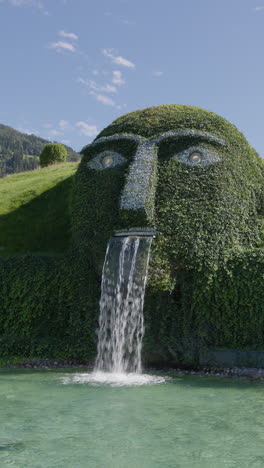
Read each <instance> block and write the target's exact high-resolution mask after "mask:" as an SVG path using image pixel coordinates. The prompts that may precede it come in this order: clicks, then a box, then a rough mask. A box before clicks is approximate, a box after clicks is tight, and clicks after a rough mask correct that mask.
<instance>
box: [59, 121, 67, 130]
mask: <svg viewBox="0 0 264 468" xmlns="http://www.w3.org/2000/svg"><path fill="white" fill-rule="evenodd" d="M59 127H60V129H61V130H66V129H67V128H69V122H67V120H60V121H59Z"/></svg>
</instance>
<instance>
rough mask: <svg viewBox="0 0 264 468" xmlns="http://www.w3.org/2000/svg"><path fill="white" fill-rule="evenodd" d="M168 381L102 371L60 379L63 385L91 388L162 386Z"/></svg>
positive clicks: (159, 378) (146, 376)
mask: <svg viewBox="0 0 264 468" xmlns="http://www.w3.org/2000/svg"><path fill="white" fill-rule="evenodd" d="M169 380H171V378H170V377H166V376H165V377H161V376H159V375H150V374H136V373H132V372H131V373H123V372H103V371H95V372H91V373H82V374H73V375H70V376H67V377H63V378H62V382H63V384H64V385H69V384H88V385H93V386H105V385H108V386H110V387H140V386H143V385H156V384H164V383H166V382H168V381H169Z"/></svg>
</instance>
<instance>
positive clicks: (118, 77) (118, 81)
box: [112, 70, 125, 86]
mask: <svg viewBox="0 0 264 468" xmlns="http://www.w3.org/2000/svg"><path fill="white" fill-rule="evenodd" d="M112 83H114V84H115V85H117V86H122V85H123V84H125V80H123V78H122V73H121V71H119V70H114V71H113V79H112Z"/></svg>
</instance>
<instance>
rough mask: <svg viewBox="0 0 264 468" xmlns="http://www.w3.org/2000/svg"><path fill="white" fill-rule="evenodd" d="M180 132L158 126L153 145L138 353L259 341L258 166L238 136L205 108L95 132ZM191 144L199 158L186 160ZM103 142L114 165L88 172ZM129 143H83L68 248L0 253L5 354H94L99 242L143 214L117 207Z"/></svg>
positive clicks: (263, 185) (180, 109)
mask: <svg viewBox="0 0 264 468" xmlns="http://www.w3.org/2000/svg"><path fill="white" fill-rule="evenodd" d="M181 130H188V131H189V134H188V132H187V134H186V135H185V136H184V137H182V138H176V139H175V138H173V136H170V135H168V137H167V138H165V139H164V140H162V141H161V142H160V143H158V144H157V148H158V150H157V156H158V162H157V168H156V178H155V180H154V179H153V182H152V185H151V187H150V189H151V190H152V191H153V194H152V195H153V197H152V198H151V197H150V199H151V200H152V199H155V211H154V220H152V221H151V223H154V226H155V228H156V229H157V231H158V236H157V238H156V239H155V241H153V244H152V249H151V259H150V267H149V277H148V284H147V290H146V298H145V307H144V315H145V325H146V333H145V338H144V359H145V362H166V363H168V362H171V361H172V362H178V363H179V362H185V363H188V362H190V363H191V362H192V363H193V362H195V361H196V360H197V355H198V350H199V349H201V348H202V347H208V346H209V347H210V346H214V347H215V346H218V347H230V348H241V349H243V348H251V349H264V340H263V335H264V301H263V299H264V297H263V294H264V293H263V286H262V285H263V275H264V268H263V265H264V249H263V246H264V236H263V219H264V166H263V162H262V160H261V159H260V158H259V156H258V155H257V153H256V152H255V151H254V150H253V149H252V148H251V147H250V146H249V144H248V143H247V141H246V140H245V138H244V136H243V135H242V134H241V133H239V132H238V130H237V129H236V128H235V127H234V126H233V125H231V124H230V123H229V122H227V121H225V120H224V119H222V118H221V117H219V116H216V115H215V114H213V113H211V112H208V111H204V110H201V109H198V108H194V107H190V106H176V105H166V106H159V107H153V108H149V109H145V110H142V111H137V112H133V113H131V114H127V115H126V116H123V117H120V118H119V119H117V120H116V121H115V122H113V123H112V124H111V125H110V126H109V127H107V128H106V129H105V130H103V132H101V134H100V135H98V137H97V139H96V140H95V141H97V140H98V139H100V138H102V137H108V136H112V135H121V134H125V135H127V134H133V135H140V136H141V137H143V140H144V138H146V139H153V138H156V137H157V136H158V135H160V134H162V133H165V132H169V131H181ZM194 131H195V132H202V133H203V136H199V135H198V136H197V135H196V136H195V132H194ZM206 135H213V136H215V137H217V138H218V140H219V139H221V140H225V141H226V145H225V146H223V144H221V142H220V141H217V138H216V139H215V140H214V141H213V140H212V139H211V138H210V137H209V136H208V137H206ZM143 140H142V141H143ZM190 148H194V149H195V150H196V152H197V151H198V150H199V151H200V152H201V153H202V154H203V155H204V157H205V161H209V163H207V162H206V163H205V164H204V165H199V164H196V165H195V164H192V163H189V162H188V163H185V162H184V161H187V160H186V158H187V159H188V157H189V156H188V155H189V153H188V151H189V149H190ZM107 151H109V152H117V153H119V154H121V155H122V156H123V157H124V158H125V159H124V161H123V160H122V158H121V159H120V158H119V161H123V162H122V164H121V163H120V164H117V165H115V166H113V167H109V168H106V169H105V170H96V167H97V166H96V164H98V162H96V164H95V165H94V167H95V168H94V169H92V167H93V164H92V165H91V164H90V166H89V162H90V161H92V160H94V158H98V154H100V153H102V154H105V152H107ZM137 151H138V143H137V142H135V141H132V140H129V139H123V140H122V139H119V140H111V139H110V140H109V141H105V140H102V142H101V143H100V142H98V144H97V145H94V146H93V145H91V146H87V147H86V148H84V150H83V158H82V161H81V163H80V166H79V169H78V171H77V173H76V175H75V181H74V187H73V192H72V197H71V200H72V201H71V219H72V250H71V252H70V253H69V254H67V255H65V257H64V258H57V259H56V258H44V257H43V258H37V257H30V256H26V257H20V258H13V259H9V260H3V261H2V264H1V268H0V275H1V276H0V278H1V284H2V287H1V292H0V301H1V305H2V307H1V317H0V329H1V332H0V333H1V335H2V347H1V349H2V352H4V353H5V354H6V355H8V354H16V353H18V354H23V353H24V354H26V355H36V356H42V357H56V358H63V359H66V358H79V359H81V358H90V357H91V358H92V357H93V356H94V355H95V352H96V327H97V318H98V301H99V295H100V280H101V271H102V265H103V261H104V256H105V251H106V245H107V241H108V239H109V237H110V236H111V235H112V233H113V231H114V230H116V229H121V228H128V227H132V226H141V225H142V224H143V223H144V225H145V224H146V223H150V221H149V220H146V219H145V218H144V216H142V212H141V211H140V210H139V211H132V210H126V211H124V212H123V211H122V210H120V209H119V202H120V196H121V193H122V191H123V189H124V186H125V184H126V180H127V177H128V175H129V173H130V172H129V171H130V168H131V165H132V164H133V161H134V157H135V155H136V152H137ZM111 154H112V153H111ZM184 158H185V159H184ZM206 158H207V159H206ZM210 158H211V161H213V163H210ZM95 161H97V159H95ZM3 350H4V351H3Z"/></svg>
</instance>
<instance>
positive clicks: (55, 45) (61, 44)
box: [50, 41, 76, 52]
mask: <svg viewBox="0 0 264 468" xmlns="http://www.w3.org/2000/svg"><path fill="white" fill-rule="evenodd" d="M50 48H51V49H55V50H56V52H61V51H63V50H68V51H69V52H75V51H76V47H75V46H74V45H73V44H71V43H70V42H65V41H58V42H51V44H50Z"/></svg>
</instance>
